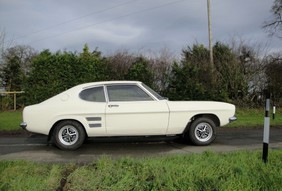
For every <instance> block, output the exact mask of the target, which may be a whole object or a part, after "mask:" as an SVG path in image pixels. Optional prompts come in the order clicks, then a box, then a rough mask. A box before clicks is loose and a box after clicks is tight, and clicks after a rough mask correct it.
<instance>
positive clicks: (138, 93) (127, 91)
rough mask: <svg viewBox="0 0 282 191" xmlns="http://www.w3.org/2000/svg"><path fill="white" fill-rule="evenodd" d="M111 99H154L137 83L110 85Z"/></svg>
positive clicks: (109, 93)
mask: <svg viewBox="0 0 282 191" xmlns="http://www.w3.org/2000/svg"><path fill="white" fill-rule="evenodd" d="M107 90H108V95H109V101H152V100H153V98H151V97H150V96H149V95H148V94H147V93H146V92H144V91H143V90H142V89H141V88H140V87H138V86H136V85H113V86H108V87H107Z"/></svg>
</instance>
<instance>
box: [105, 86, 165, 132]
mask: <svg viewBox="0 0 282 191" xmlns="http://www.w3.org/2000/svg"><path fill="white" fill-rule="evenodd" d="M106 88H107V94H108V105H107V107H106V128H107V134H108V135H110V136H119V135H120V136H130V135H132V136H134V135H137V136H138V135H164V134H166V131H167V126H168V119H169V110H168V106H167V104H166V101H165V100H161V101H159V100H156V99H154V98H153V97H151V96H150V95H149V94H147V93H146V92H145V91H144V90H143V89H142V88H141V87H139V86H138V85H137V84H128V85H124V84H122V85H108V86H107V87H106Z"/></svg>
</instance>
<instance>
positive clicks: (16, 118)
mask: <svg viewBox="0 0 282 191" xmlns="http://www.w3.org/2000/svg"><path fill="white" fill-rule="evenodd" d="M236 115H237V118H238V120H237V121H235V122H233V123H231V124H229V125H227V126H226V127H258V126H259V127H263V123H264V109H241V108H238V109H237V110H236ZM271 117H272V114H271ZM21 122H22V112H21V111H6V112H0V131H1V130H2V131H14V130H20V129H21V128H20V127H19V124H20V123H21ZM271 125H273V126H282V111H281V110H279V109H278V111H277V113H276V117H275V120H272V118H271Z"/></svg>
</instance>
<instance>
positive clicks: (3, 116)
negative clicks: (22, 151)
mask: <svg viewBox="0 0 282 191" xmlns="http://www.w3.org/2000/svg"><path fill="white" fill-rule="evenodd" d="M21 122H22V111H5V112H0V131H13V130H20V129H21V128H20V123H21Z"/></svg>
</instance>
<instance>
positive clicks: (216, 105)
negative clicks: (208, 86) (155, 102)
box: [167, 101, 235, 112]
mask: <svg viewBox="0 0 282 191" xmlns="http://www.w3.org/2000/svg"><path fill="white" fill-rule="evenodd" d="M167 104H168V107H169V109H170V111H172V112H173V111H203V112H206V111H230V110H233V111H235V106H234V105H233V104H229V103H224V102H216V101H168V102H167Z"/></svg>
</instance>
